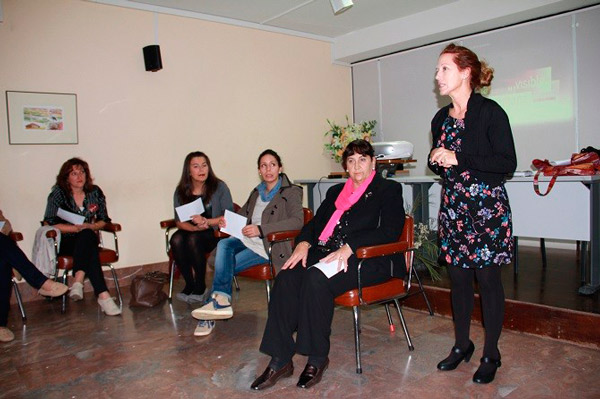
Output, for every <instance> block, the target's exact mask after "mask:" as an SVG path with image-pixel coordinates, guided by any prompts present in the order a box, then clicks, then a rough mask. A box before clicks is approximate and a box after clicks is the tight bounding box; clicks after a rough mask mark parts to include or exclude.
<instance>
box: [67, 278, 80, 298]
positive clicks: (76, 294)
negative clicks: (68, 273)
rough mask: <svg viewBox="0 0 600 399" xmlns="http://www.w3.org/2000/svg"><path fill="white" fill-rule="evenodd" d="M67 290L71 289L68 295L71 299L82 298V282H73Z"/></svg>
mask: <svg viewBox="0 0 600 399" xmlns="http://www.w3.org/2000/svg"><path fill="white" fill-rule="evenodd" d="M69 290H70V291H71V292H69V297H70V298H71V299H72V300H74V301H81V300H82V299H83V284H81V283H77V282H75V283H73V285H72V286H71V288H70V289H69Z"/></svg>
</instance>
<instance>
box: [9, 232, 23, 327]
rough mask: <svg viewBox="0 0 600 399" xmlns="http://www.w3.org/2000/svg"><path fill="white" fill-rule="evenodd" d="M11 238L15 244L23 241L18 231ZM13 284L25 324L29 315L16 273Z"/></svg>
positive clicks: (13, 276)
mask: <svg viewBox="0 0 600 399" xmlns="http://www.w3.org/2000/svg"><path fill="white" fill-rule="evenodd" d="M9 237H10V238H11V239H12V240H13V241H15V242H18V241H22V240H23V234H21V233H19V232H17V231H12V232H11V233H10V235H9ZM12 284H13V288H14V291H15V297H16V298H17V305H19V311H20V312H21V319H23V321H24V322H25V321H26V320H27V315H26V314H25V306H23V297H22V296H21V291H19V283H18V282H17V279H16V278H15V274H14V272H13V275H12Z"/></svg>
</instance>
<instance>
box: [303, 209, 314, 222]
mask: <svg viewBox="0 0 600 399" xmlns="http://www.w3.org/2000/svg"><path fill="white" fill-rule="evenodd" d="M302 211H303V212H304V224H305V225H306V224H307V223H308V222H310V221H311V219H312V218H313V211H312V210H310V208H302Z"/></svg>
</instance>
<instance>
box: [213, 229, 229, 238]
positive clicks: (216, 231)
mask: <svg viewBox="0 0 600 399" xmlns="http://www.w3.org/2000/svg"><path fill="white" fill-rule="evenodd" d="M215 237H217V238H227V237H229V234H227V233H223V232H222V231H221V230H215Z"/></svg>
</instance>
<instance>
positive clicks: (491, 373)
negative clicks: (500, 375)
mask: <svg viewBox="0 0 600 399" xmlns="http://www.w3.org/2000/svg"><path fill="white" fill-rule="evenodd" d="M488 365H489V366H488ZM500 366H502V362H501V361H500V359H498V360H496V359H492V358H489V357H487V356H485V357H482V358H481V364H480V365H479V368H478V369H477V371H476V372H475V374H474V375H473V382H476V383H478V384H489V383H490V382H492V381H494V377H495V376H496V370H498V367H500Z"/></svg>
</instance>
